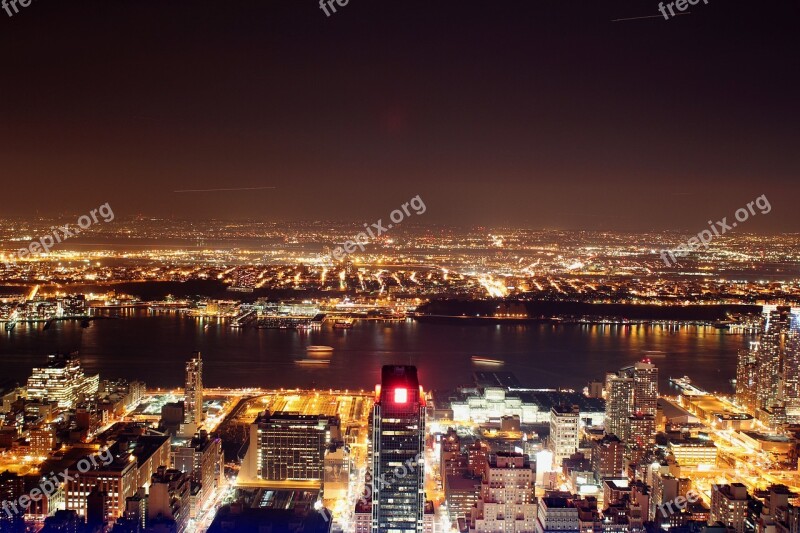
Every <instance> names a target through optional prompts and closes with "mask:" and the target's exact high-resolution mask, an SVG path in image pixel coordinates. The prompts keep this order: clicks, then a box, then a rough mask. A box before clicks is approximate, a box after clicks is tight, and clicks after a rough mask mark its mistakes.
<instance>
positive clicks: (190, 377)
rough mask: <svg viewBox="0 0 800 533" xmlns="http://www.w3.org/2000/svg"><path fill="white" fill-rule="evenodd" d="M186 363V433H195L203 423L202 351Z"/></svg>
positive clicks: (184, 402) (195, 353)
mask: <svg viewBox="0 0 800 533" xmlns="http://www.w3.org/2000/svg"><path fill="white" fill-rule="evenodd" d="M193 355H194V357H192V359H191V360H190V361H189V362H188V363H186V389H185V397H184V400H183V405H184V407H185V409H184V422H185V424H186V429H185V433H187V434H189V435H194V433H195V432H196V431H197V428H199V427H200V425H201V424H202V423H203V359H202V357H200V352H194V354H193Z"/></svg>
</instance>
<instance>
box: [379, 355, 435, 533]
mask: <svg viewBox="0 0 800 533" xmlns="http://www.w3.org/2000/svg"><path fill="white" fill-rule="evenodd" d="M375 392H376V398H375V408H374V411H373V414H372V450H373V451H372V531H373V533H387V532H398V533H399V532H402V533H414V532H416V533H422V531H423V523H424V513H425V487H424V481H425V471H424V464H425V463H424V452H425V396H424V394H423V392H422V387H420V385H419V379H418V378H417V369H416V367H413V366H384V367H383V372H382V376H381V384H380V385H378V387H377V388H376V391H375Z"/></svg>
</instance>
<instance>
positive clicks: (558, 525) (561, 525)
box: [535, 496, 580, 533]
mask: <svg viewBox="0 0 800 533" xmlns="http://www.w3.org/2000/svg"><path fill="white" fill-rule="evenodd" d="M535 531H536V533H572V532H578V531H580V518H579V514H578V509H577V507H575V503H574V502H573V501H572V499H570V498H565V497H561V496H545V497H544V498H541V499H540V500H539V505H538V516H537V520H536V529H535Z"/></svg>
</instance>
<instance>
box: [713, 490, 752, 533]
mask: <svg viewBox="0 0 800 533" xmlns="http://www.w3.org/2000/svg"><path fill="white" fill-rule="evenodd" d="M749 500H750V498H749V496H748V494H747V487H745V486H744V485H743V484H741V483H734V484H732V485H714V486H713V487H712V488H711V522H712V523H714V522H721V523H722V524H723V525H725V526H727V527H731V528H733V529H734V530H736V532H737V533H744V531H745V520H746V518H747V506H748V502H749Z"/></svg>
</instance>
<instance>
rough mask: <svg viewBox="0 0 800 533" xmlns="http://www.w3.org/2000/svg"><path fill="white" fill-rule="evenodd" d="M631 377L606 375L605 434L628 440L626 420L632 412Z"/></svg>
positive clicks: (632, 385) (632, 383) (632, 384)
mask: <svg viewBox="0 0 800 533" xmlns="http://www.w3.org/2000/svg"><path fill="white" fill-rule="evenodd" d="M633 389H634V382H633V378H628V377H622V376H620V375H618V374H608V375H607V376H606V418H605V427H606V434H608V435H616V436H617V437H619V438H620V439H621V440H623V441H626V440H628V420H629V419H630V417H631V415H632V414H633Z"/></svg>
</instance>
